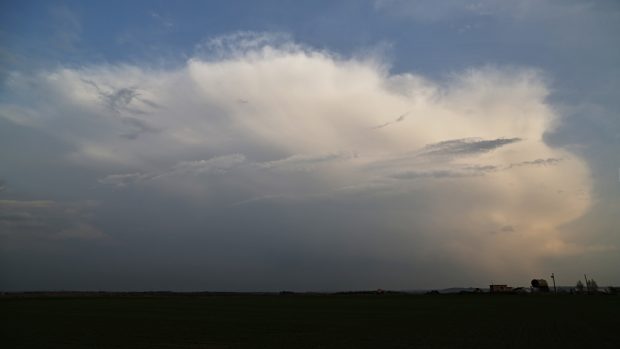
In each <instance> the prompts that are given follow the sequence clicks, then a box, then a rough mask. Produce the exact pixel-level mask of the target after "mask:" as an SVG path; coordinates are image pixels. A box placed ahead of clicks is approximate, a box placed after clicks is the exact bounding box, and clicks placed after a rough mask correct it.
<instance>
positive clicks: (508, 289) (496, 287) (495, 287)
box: [489, 285, 512, 293]
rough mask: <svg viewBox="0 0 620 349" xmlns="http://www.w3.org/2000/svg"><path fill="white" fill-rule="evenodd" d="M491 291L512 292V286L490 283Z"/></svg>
mask: <svg viewBox="0 0 620 349" xmlns="http://www.w3.org/2000/svg"><path fill="white" fill-rule="evenodd" d="M489 292H490V293H510V292H512V287H509V286H508V285H489Z"/></svg>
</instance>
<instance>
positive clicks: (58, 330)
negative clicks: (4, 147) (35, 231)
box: [0, 294, 620, 348]
mask: <svg viewBox="0 0 620 349" xmlns="http://www.w3.org/2000/svg"><path fill="white" fill-rule="evenodd" d="M0 319H1V320H0V321H1V322H0V325H1V329H0V333H1V335H2V342H3V343H4V344H3V345H2V347H3V348H526V347H530V348H543V347H548V348H578V347H579V348H620V297H619V296H569V295H566V296H552V295H546V296H534V295H525V296H519V295H505V296H491V295H488V294H486V295H401V294H384V295H372V294H366V295H364V294H362V295H254V294H242V295H221V294H214V295H204V294H203V295H187V294H185V295H184V294H171V295H162V294H159V295H135V294H134V295H122V294H114V295H96V294H93V295H80V296H76V295H49V296H41V295H35V296H33V295H29V296H14V295H9V296H6V295H5V296H0Z"/></svg>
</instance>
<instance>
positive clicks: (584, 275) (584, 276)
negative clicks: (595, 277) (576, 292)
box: [583, 274, 590, 293]
mask: <svg viewBox="0 0 620 349" xmlns="http://www.w3.org/2000/svg"><path fill="white" fill-rule="evenodd" d="M583 278H584V279H586V290H588V293H590V284H589V283H588V277H587V276H586V274H583Z"/></svg>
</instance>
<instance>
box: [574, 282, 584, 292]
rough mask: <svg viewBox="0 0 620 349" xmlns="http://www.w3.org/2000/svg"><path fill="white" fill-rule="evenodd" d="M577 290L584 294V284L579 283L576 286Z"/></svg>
mask: <svg viewBox="0 0 620 349" xmlns="http://www.w3.org/2000/svg"><path fill="white" fill-rule="evenodd" d="M575 288H576V289H577V292H579V293H582V292H583V282H581V280H579V281H577V285H576V286H575Z"/></svg>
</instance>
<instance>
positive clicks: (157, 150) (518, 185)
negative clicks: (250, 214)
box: [0, 34, 595, 277]
mask: <svg viewBox="0 0 620 349" xmlns="http://www.w3.org/2000/svg"><path fill="white" fill-rule="evenodd" d="M216 44H217V45H216ZM231 48H232V49H231ZM203 49H206V50H212V51H209V52H210V53H211V54H207V55H203V58H199V57H196V58H193V59H190V60H188V61H187V64H186V65H184V66H181V67H178V68H175V69H164V70H162V69H152V68H146V67H140V66H135V65H118V66H110V65H101V66H88V67H82V68H71V69H70V68H65V69H58V70H56V71H52V72H45V73H40V74H37V75H34V76H24V75H13V76H11V77H10V80H9V84H10V86H11V88H12V89H13V91H15V93H16V94H17V95H19V96H21V98H20V99H15V102H14V103H12V104H8V103H4V104H2V105H0V115H1V116H2V117H4V118H6V119H8V120H10V121H12V122H14V123H18V124H21V125H26V126H28V127H35V128H39V129H41V130H44V131H45V132H47V133H49V134H51V135H53V136H54V137H57V138H59V139H62V140H63V141H65V142H67V143H69V144H71V145H72V146H73V147H74V151H73V152H72V153H70V154H68V155H67V156H68V158H69V159H70V160H71V161H72V162H74V163H77V164H79V165H80V166H85V167H87V168H91V169H94V171H97V172H98V173H101V176H99V178H94V179H93V183H94V184H96V185H100V186H104V187H105V188H109V189H108V190H110V191H112V190H120V191H121V192H122V191H123V190H127V188H128V187H130V186H143V187H146V188H148V189H149V190H153V191H161V192H162V193H165V195H171V196H173V197H176V198H179V197H180V198H185V199H186V200H188V201H189V202H192V203H193V205H205V204H206V205H210V206H213V205H215V206H217V207H220V208H222V209H224V210H229V211H230V215H240V214H242V213H239V212H237V211H236V210H238V209H239V207H241V206H248V205H262V204H264V203H265V202H266V201H268V202H270V204H273V205H283V206H286V207H287V210H298V211H300V212H302V211H303V210H307V209H308V207H313V205H318V206H320V205H324V204H325V202H328V203H329V204H330V205H336V206H340V207H350V208H351V210H355V208H356V207H360V206H368V205H370V206H371V207H373V209H372V214H368V212H367V211H366V209H363V210H362V209H360V211H359V212H357V215H352V216H348V217H344V218H343V217H337V216H336V215H330V216H326V217H325V219H326V221H327V222H326V223H325V225H326V226H329V224H330V220H333V221H334V222H335V223H334V225H333V226H334V228H333V229H334V232H333V234H340V236H341V237H342V238H343V239H345V240H349V241H352V244H353V245H354V247H350V249H351V250H347V251H344V250H342V249H341V250H329V249H327V250H322V251H321V253H325V254H330V253H331V254H341V255H345V256H346V255H348V253H350V252H351V251H352V250H356V251H357V250H359V251H362V252H363V253H364V254H365V255H370V256H374V257H376V258H378V259H383V260H386V259H387V260H394V261H398V262H399V263H404V264H405V265H409V264H416V263H434V262H438V261H441V262H438V265H439V264H441V265H443V264H442V263H444V262H445V263H448V264H449V265H458V266H459V268H460V270H464V271H470V272H473V271H480V270H483V271H486V272H487V273H491V275H496V274H497V275H498V274H499V273H506V272H509V273H512V275H515V276H525V277H527V275H531V273H533V272H536V267H537V265H538V263H539V261H540V260H541V258H545V257H547V256H556V255H566V254H578V253H586V252H588V251H589V250H591V249H592V248H595V247H593V246H581V245H578V244H575V243H573V242H570V241H569V240H568V239H567V238H566V237H565V236H563V234H562V229H561V227H562V225H563V224H566V223H568V222H571V221H573V220H575V219H577V218H579V217H580V216H582V215H583V214H584V213H585V212H586V211H587V210H588V208H589V207H590V197H589V192H590V186H591V183H590V178H589V173H588V168H587V167H586V165H585V164H584V162H583V161H582V160H581V159H580V158H579V157H578V156H576V155H574V154H571V153H570V152H568V151H566V150H564V149H559V148H551V147H550V146H548V145H547V144H546V143H545V141H544V135H545V133H546V132H550V131H552V130H553V129H554V127H555V126H556V125H557V123H558V122H559V117H560V116H559V115H558V114H557V113H556V112H555V111H554V109H553V107H552V106H551V105H549V103H548V101H547V95H548V93H549V91H548V88H547V86H546V84H545V81H544V79H543V78H542V77H541V74H540V72H538V71H535V70H527V69H507V68H506V69H504V68H490V67H485V68H480V69H472V70H468V71H464V72H461V73H458V74H454V75H452V76H450V77H449V78H446V79H445V80H442V81H434V80H431V79H428V78H424V77H422V76H418V75H416V74H398V75H394V74H391V73H390V72H389V69H388V68H387V67H386V66H385V65H383V64H381V63H380V62H378V61H377V60H372V59H363V58H351V59H344V58H340V57H337V56H335V55H332V54H330V53H326V52H321V51H317V50H313V49H310V48H305V47H301V46H299V45H295V44H293V43H290V42H284V43H282V42H280V43H277V42H274V40H270V39H269V37H263V36H258V35H248V34H246V35H235V36H232V37H224V38H220V39H218V41H214V42H212V43H211V44H210V45H206V48H203ZM213 50H224V51H225V52H224V51H222V52H213ZM204 56H206V57H209V58H204ZM18 100H19V101H22V103H20V102H17V101H18ZM97 181H98V182H97ZM97 183H98V184H97ZM107 185H110V186H107ZM118 187H122V188H118ZM118 195H122V193H121V194H118ZM162 204H163V205H165V203H162ZM296 205H298V206H296ZM296 207H297V208H296ZM343 219H359V220H360V222H362V223H360V226H355V227H356V228H355V229H352V228H351V229H347V228H342V224H340V223H341V220H343ZM363 222H371V223H370V224H367V225H365V226H368V227H370V226H373V227H380V229H381V230H380V231H377V230H375V231H372V232H369V231H364V228H363V225H364V223H363ZM336 223H338V224H336ZM348 226H351V225H348ZM507 227H508V228H507ZM358 228H359V229H358ZM94 229H95V228H94V227H90V226H89V227H88V229H87V230H88V234H89V236H95V235H97V234H103V233H99V232H98V231H96V230H94ZM256 229H260V227H257V228H256ZM368 229H370V228H368ZM82 230H84V229H82ZM300 231H301V232H302V233H303V236H299V237H298V238H299V239H300V241H305V242H306V243H307V245H309V246H314V245H313V242H316V241H318V239H321V238H322V237H321V236H319V235H320V234H317V235H316V236H313V230H312V229H307V228H303V229H300ZM302 233H300V232H298V231H289V232H280V233H279V234H282V235H287V234H289V235H295V234H302ZM64 234H65V235H67V236H74V235H76V233H75V231H74V230H65V231H64ZM110 235H113V234H110ZM378 240H379V241H382V244H384V245H381V244H379V245H377V244H376V243H375V241H378ZM386 246H389V247H390V248H386ZM345 250H346V248H345ZM314 253H319V251H318V250H316V251H314ZM360 253H361V252H360ZM408 263H409V264H408ZM441 265H439V266H438V267H437V268H445V269H448V267H445V266H444V267H442V266H441ZM444 272H447V271H444Z"/></svg>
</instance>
